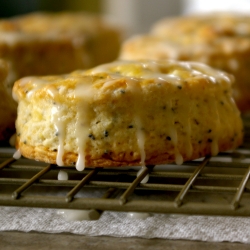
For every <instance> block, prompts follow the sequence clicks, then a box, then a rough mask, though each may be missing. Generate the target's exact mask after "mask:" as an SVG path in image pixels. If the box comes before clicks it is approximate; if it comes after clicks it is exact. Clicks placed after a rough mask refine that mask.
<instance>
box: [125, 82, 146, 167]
mask: <svg viewBox="0 0 250 250" xmlns="http://www.w3.org/2000/svg"><path fill="white" fill-rule="evenodd" d="M127 89H128V90H129V91H131V93H132V94H133V96H134V99H135V105H134V111H135V112H134V122H135V127H136V138H137V144H138V147H139V151H140V156H141V161H140V164H141V166H145V160H146V153H145V148H144V146H145V134H144V132H143V130H142V129H143V127H142V123H141V117H140V115H141V113H142V112H141V109H143V107H142V103H141V100H142V89H141V85H140V84H139V82H138V81H137V80H136V79H133V78H130V79H129V80H127ZM136 100H139V102H138V101H136Z"/></svg>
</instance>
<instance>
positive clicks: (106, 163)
mask: <svg viewBox="0 0 250 250" xmlns="http://www.w3.org/2000/svg"><path fill="white" fill-rule="evenodd" d="M241 144H242V138H239V139H238V141H237V142H236V145H241ZM218 146H219V151H220V152H223V151H227V150H232V149H234V147H235V142H232V141H231V140H224V141H223V142H221V143H220V144H219V145H218ZM16 148H18V149H19V150H20V152H21V154H22V155H23V156H24V157H26V158H29V159H34V160H37V161H42V162H46V163H50V164H57V163H56V157H57V152H55V151H51V150H49V149H48V148H46V147H44V146H35V147H34V146H31V145H27V144H24V143H22V142H20V137H17V140H16ZM193 148H194V151H193V153H192V155H190V156H187V154H186V152H180V153H181V154H182V156H183V160H184V162H185V161H189V160H193V159H198V158H201V157H204V156H211V154H212V152H211V145H210V144H209V143H203V144H196V145H193ZM112 157H114V158H115V159H113V158H112ZM77 159H78V155H77V154H75V153H72V152H65V154H64V156H63V161H64V163H65V166H72V167H73V166H75V164H76V162H77ZM117 159H119V157H117V156H115V155H113V156H111V155H109V156H107V155H103V157H102V158H99V159H92V158H91V156H89V157H86V165H87V166H88V167H122V166H140V165H141V163H140V161H139V160H137V161H125V160H124V159H120V161H119V160H117ZM174 161H175V156H174V154H173V153H172V154H167V153H165V154H162V155H155V156H151V158H149V159H147V160H146V162H145V164H146V165H162V164H168V163H173V162H174Z"/></svg>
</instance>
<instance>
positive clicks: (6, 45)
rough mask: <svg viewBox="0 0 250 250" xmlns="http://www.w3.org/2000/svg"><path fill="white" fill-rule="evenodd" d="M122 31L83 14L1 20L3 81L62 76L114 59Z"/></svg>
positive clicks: (41, 15) (0, 43) (0, 44)
mask: <svg viewBox="0 0 250 250" xmlns="http://www.w3.org/2000/svg"><path fill="white" fill-rule="evenodd" d="M121 39H122V32H121V29H120V28H118V27H115V26H114V25H112V24H110V23H108V22H106V21H105V20H104V19H103V18H101V17H100V16H96V15H93V14H87V13H82V12H57V13H31V14H26V15H23V16H18V17H12V18H9V19H0V58H3V59H5V60H6V61H7V62H8V64H9V68H10V73H9V76H8V78H7V81H6V85H7V86H8V89H9V90H10V91H11V89H12V87H13V84H14V81H15V80H17V79H19V78H21V77H24V76H29V75H49V74H64V73H69V72H71V71H73V70H76V69H86V68H89V67H93V66H95V65H98V64H101V63H106V62H110V61H113V60H114V59H116V58H117V55H118V51H119V48H120V42H121Z"/></svg>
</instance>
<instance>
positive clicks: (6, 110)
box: [0, 60, 16, 145]
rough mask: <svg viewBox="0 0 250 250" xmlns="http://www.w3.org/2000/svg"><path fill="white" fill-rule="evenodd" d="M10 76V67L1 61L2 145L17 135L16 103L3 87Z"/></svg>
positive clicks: (0, 126) (0, 110) (0, 130)
mask: <svg viewBox="0 0 250 250" xmlns="http://www.w3.org/2000/svg"><path fill="white" fill-rule="evenodd" d="M7 75H8V65H7V63H6V62H4V61H3V60H0V96H1V98H0V145H4V144H7V143H8V140H9V138H10V137H11V136H12V135H13V134H14V133H15V119H16V103H15V102H14V100H12V99H11V98H10V97H9V95H8V93H7V91H6V88H5V87H4V85H3V82H4V80H5V78H6V77H7Z"/></svg>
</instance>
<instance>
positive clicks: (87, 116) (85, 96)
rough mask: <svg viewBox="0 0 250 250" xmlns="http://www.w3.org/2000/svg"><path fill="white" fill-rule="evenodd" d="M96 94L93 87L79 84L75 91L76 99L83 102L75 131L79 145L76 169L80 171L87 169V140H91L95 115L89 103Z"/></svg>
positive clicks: (80, 105) (79, 108) (80, 104)
mask: <svg viewBox="0 0 250 250" xmlns="http://www.w3.org/2000/svg"><path fill="white" fill-rule="evenodd" d="M94 94H95V91H94V88H93V87H92V85H87V84H86V85H82V84H79V85H78V86H77V87H76V89H75V96H76V98H78V97H80V98H81V99H82V100H83V101H81V102H80V103H79V107H78V113H77V117H76V119H77V122H76V131H75V135H76V138H77V143H78V159H77V162H76V169H77V170H78V171H82V170H84V169H85V149H86V143H87V140H88V139H89V137H88V136H89V134H90V130H89V129H90V122H91V120H92V113H93V110H92V109H91V107H90V106H89V103H90V102H91V100H92V99H93V98H94Z"/></svg>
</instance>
